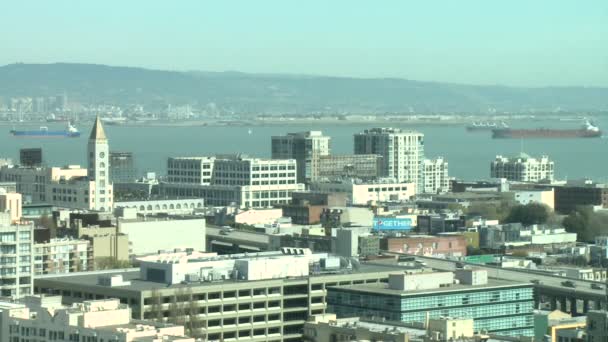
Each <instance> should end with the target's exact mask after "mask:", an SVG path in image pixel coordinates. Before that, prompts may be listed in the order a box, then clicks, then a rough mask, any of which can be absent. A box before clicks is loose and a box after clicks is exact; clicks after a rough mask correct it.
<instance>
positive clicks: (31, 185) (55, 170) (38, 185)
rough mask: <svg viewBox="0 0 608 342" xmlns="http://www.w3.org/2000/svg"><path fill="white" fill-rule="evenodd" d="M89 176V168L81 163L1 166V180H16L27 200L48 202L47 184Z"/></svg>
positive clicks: (19, 190) (18, 190) (18, 188)
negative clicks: (50, 165) (44, 165)
mask: <svg viewBox="0 0 608 342" xmlns="http://www.w3.org/2000/svg"><path fill="white" fill-rule="evenodd" d="M86 176H87V169H83V168H81V167H80V166H79V165H68V166H65V167H25V166H18V165H4V166H3V167H1V168H0V181H4V182H15V183H16V187H17V189H16V190H17V192H19V193H20V194H22V195H23V200H24V201H25V202H32V203H40V202H47V201H48V200H49V199H48V198H47V185H48V184H50V183H52V182H59V181H64V182H65V181H69V180H71V179H76V178H82V177H86Z"/></svg>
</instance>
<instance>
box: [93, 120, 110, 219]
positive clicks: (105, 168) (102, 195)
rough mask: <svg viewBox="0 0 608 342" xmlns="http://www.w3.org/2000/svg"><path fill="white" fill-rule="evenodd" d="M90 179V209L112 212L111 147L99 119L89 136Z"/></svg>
mask: <svg viewBox="0 0 608 342" xmlns="http://www.w3.org/2000/svg"><path fill="white" fill-rule="evenodd" d="M88 152H89V158H88V162H89V165H88V172H87V174H88V178H89V184H90V186H89V203H90V208H91V209H93V210H100V211H112V207H113V197H114V196H113V194H112V188H113V187H112V184H111V183H110V178H109V177H110V173H109V168H110V165H109V154H110V151H109V146H108V139H107V138H106V133H105V132H104V130H103V125H102V124H101V120H99V117H97V118H96V119H95V124H94V125H93V129H92V130H91V135H90V136H89V145H88Z"/></svg>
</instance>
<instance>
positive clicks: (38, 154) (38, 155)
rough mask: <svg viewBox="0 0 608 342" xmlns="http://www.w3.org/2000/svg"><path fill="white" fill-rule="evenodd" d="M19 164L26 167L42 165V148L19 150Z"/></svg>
mask: <svg viewBox="0 0 608 342" xmlns="http://www.w3.org/2000/svg"><path fill="white" fill-rule="evenodd" d="M19 165H21V166H25V167H39V166H42V149H41V148H22V149H20V150H19Z"/></svg>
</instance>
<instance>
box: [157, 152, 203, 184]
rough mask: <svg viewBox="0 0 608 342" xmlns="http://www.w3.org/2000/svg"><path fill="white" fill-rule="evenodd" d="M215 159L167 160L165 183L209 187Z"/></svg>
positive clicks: (177, 158)
mask: <svg viewBox="0 0 608 342" xmlns="http://www.w3.org/2000/svg"><path fill="white" fill-rule="evenodd" d="M214 162H215V157H173V158H168V159H167V182H169V183H178V184H196V185H209V184H211V177H212V174H213V164H214Z"/></svg>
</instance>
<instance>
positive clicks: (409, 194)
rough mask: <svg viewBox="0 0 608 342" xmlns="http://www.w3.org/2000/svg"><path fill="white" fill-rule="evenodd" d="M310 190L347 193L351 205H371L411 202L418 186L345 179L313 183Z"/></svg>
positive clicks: (388, 180) (387, 181)
mask: <svg viewBox="0 0 608 342" xmlns="http://www.w3.org/2000/svg"><path fill="white" fill-rule="evenodd" d="M310 190H312V191H319V192H338V193H346V195H347V200H348V202H349V203H350V204H351V205H369V204H374V203H377V202H404V201H410V200H412V199H413V198H414V196H415V195H416V184H414V183H397V182H395V181H393V180H391V179H386V180H380V181H375V182H364V181H361V180H358V179H345V180H341V181H335V182H315V183H311V184H310Z"/></svg>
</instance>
